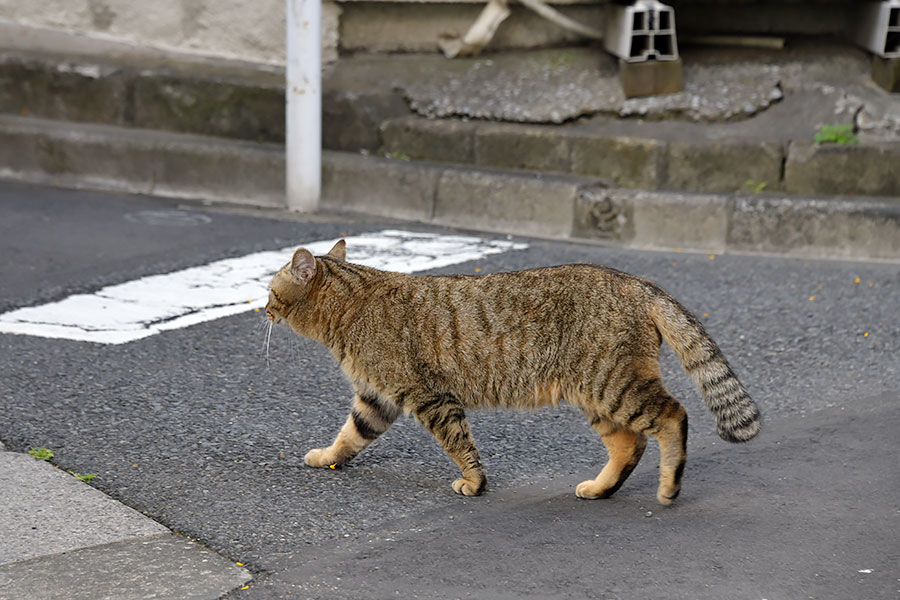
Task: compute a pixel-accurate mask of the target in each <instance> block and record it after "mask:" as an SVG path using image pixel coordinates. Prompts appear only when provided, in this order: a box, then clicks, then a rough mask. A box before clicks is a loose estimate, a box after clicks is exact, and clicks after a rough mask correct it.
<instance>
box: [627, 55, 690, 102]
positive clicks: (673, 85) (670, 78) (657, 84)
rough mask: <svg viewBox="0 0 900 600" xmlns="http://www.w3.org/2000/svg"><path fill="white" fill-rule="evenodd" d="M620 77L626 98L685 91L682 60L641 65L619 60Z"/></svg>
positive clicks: (657, 61)
mask: <svg viewBox="0 0 900 600" xmlns="http://www.w3.org/2000/svg"><path fill="white" fill-rule="evenodd" d="M619 75H620V77H621V79H622V90H623V91H624V92H625V97H626V98H638V97H641V96H658V95H661V94H674V93H675V92H680V91H682V90H683V89H684V80H683V78H682V69H681V59H680V58H679V59H677V60H650V61H647V62H639V63H630V62H627V61H625V60H622V59H619Z"/></svg>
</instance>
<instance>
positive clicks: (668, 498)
mask: <svg viewBox="0 0 900 600" xmlns="http://www.w3.org/2000/svg"><path fill="white" fill-rule="evenodd" d="M680 493H681V486H677V487H675V486H667V487H664V486H659V490H657V492H656V499H657V500H658V501H659V503H660V504H664V505H666V506H668V505H669V504H672V500H674V499H675V498H677V497H678V494H680Z"/></svg>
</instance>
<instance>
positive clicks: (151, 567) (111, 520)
mask: <svg viewBox="0 0 900 600" xmlns="http://www.w3.org/2000/svg"><path fill="white" fill-rule="evenodd" d="M0 480H2V481H3V485H2V486H0V587H2V591H0V596H2V597H3V598H4V600H34V599H35V598H41V599H42V600H55V599H59V600H63V599H65V600H82V599H83V600H101V599H107V598H108V599H110V600H112V599H115V600H132V599H138V598H171V599H173V600H175V599H178V598H196V599H200V598H208V599H210V600H213V599H215V598H218V597H220V596H221V595H222V594H225V593H227V592H228V591H230V590H232V589H234V588H236V587H238V586H240V585H242V584H244V583H246V582H247V581H249V580H250V579H251V576H250V573H249V572H247V570H246V569H243V568H240V567H238V566H237V565H235V564H233V563H231V562H230V561H228V560H227V559H225V558H223V557H221V556H219V555H217V554H215V553H214V552H211V551H209V550H207V549H205V548H203V547H202V546H199V545H198V544H195V543H193V542H191V541H190V540H187V539H184V538H179V537H177V536H175V535H174V534H172V533H171V532H170V531H169V530H168V529H166V528H165V527H163V526H162V525H160V524H159V523H157V522H155V521H153V520H151V519H149V518H147V517H145V516H143V515H142V514H140V513H139V512H137V511H136V510H134V509H132V508H129V507H127V506H125V505H124V504H121V503H120V502H116V501H115V500H113V499H112V498H110V497H109V496H106V495H105V494H103V493H102V492H100V491H99V490H97V489H95V488H93V487H91V486H89V485H87V484H85V483H82V482H81V481H79V480H78V479H76V478H75V477H73V476H72V475H70V474H68V473H66V472H65V471H63V470H61V469H58V468H56V467H55V466H53V465H52V464H50V463H48V462H44V461H41V460H36V459H34V458H32V457H31V456H29V455H27V454H19V453H14V452H7V451H5V450H4V449H3V448H2V447H0Z"/></svg>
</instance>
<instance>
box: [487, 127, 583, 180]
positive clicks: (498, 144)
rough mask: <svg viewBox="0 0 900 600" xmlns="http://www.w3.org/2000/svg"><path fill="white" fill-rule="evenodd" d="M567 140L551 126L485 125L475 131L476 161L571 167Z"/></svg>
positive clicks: (489, 164) (564, 170)
mask: <svg viewBox="0 0 900 600" xmlns="http://www.w3.org/2000/svg"><path fill="white" fill-rule="evenodd" d="M569 153H570V150H569V140H568V139H567V138H566V137H565V136H561V135H559V132H556V131H554V129H553V128H551V127H541V126H526V127H516V126H510V125H506V124H492V123H489V124H484V125H482V126H480V127H478V128H477V129H476V130H475V164H477V165H481V166H485V167H501V168H510V169H529V170H533V171H556V172H559V173H567V172H569V170H570V158H569Z"/></svg>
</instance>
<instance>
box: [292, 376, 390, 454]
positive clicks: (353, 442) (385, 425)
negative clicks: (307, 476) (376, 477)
mask: <svg viewBox="0 0 900 600" xmlns="http://www.w3.org/2000/svg"><path fill="white" fill-rule="evenodd" d="M400 413H401V410H400V409H399V408H397V406H396V405H395V404H394V403H392V402H389V401H386V400H382V399H381V398H379V397H377V396H374V395H368V394H366V395H360V394H357V395H356V396H355V397H354V398H353V408H352V409H351V410H350V414H349V415H348V416H347V421H346V422H345V423H344V426H343V427H342V428H341V430H340V431H339V432H338V434H337V437H336V438H335V440H334V443H332V444H331V445H330V446H328V447H327V448H316V449H315V450H310V451H309V452H307V453H306V457H305V458H304V460H305V461H306V464H308V465H309V466H311V467H328V466H331V465H335V466H340V465H343V464H345V463H347V462H350V461H351V460H353V458H354V457H355V456H356V455H357V454H359V453H360V452H362V451H363V450H364V449H365V448H366V447H367V446H368V445H369V444H371V443H372V442H374V441H375V440H376V439H377V438H378V436H380V435H381V434H382V433H384V432H385V431H387V430H388V429H390V427H391V425H393V423H394V421H396V420H397V417H399V416H400Z"/></svg>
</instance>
